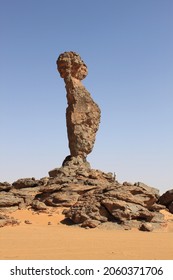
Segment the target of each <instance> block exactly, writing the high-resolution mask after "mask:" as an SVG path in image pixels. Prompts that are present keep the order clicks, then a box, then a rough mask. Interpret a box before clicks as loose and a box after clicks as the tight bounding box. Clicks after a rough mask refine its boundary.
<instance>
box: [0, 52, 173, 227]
mask: <svg viewBox="0 0 173 280" xmlns="http://www.w3.org/2000/svg"><path fill="white" fill-rule="evenodd" d="M57 66H58V71H59V72H60V75H61V77H62V78H64V81H65V84H66V90H67V101H68V107H67V111H66V120H67V132H68V139H69V148H70V156H67V157H66V159H65V160H64V162H63V164H62V166H61V167H60V168H55V169H53V170H51V171H49V177H45V178H42V179H40V180H36V179H35V178H24V179H19V180H17V181H16V182H14V183H13V184H9V183H7V182H4V183H0V227H1V226H5V225H16V224H19V223H20V222H19V221H17V220H15V219H13V218H11V217H9V214H10V213H12V212H13V211H15V210H17V209H28V208H32V209H33V211H38V212H40V211H48V212H49V211H53V210H52V209H53V208H55V207H64V208H65V209H64V215H65V217H66V219H70V220H71V221H72V222H73V223H75V224H79V225H80V226H82V227H85V228H94V227H97V226H99V227H104V226H105V227H107V226H111V227H113V228H115V229H116V228H117V229H125V230H128V229H131V228H132V227H135V228H138V229H139V230H143V231H152V230H154V229H156V230H157V228H163V227H165V225H166V222H165V220H164V216H163V214H162V213H160V210H161V209H164V208H166V207H168V208H169V210H170V211H172V213H173V190H171V191H169V192H167V193H166V194H164V195H163V196H161V197H159V191H158V190H157V189H155V188H152V187H149V186H146V185H145V184H143V183H140V182H138V183H135V184H132V183H128V182H124V183H123V184H120V183H119V182H118V181H116V178H115V175H113V174H112V173H105V172H102V171H100V170H95V169H91V167H90V165H89V163H88V162H87V160H86V157H87V155H88V154H89V153H90V152H91V151H92V149H93V145H94V141H95V137H96V132H97V130H98V127H99V122H100V109H99V107H98V105H97V104H96V103H95V102H94V101H93V100H92V98H91V96H90V94H89V92H88V91H87V90H86V89H85V87H84V86H83V85H82V83H81V80H82V79H84V78H85V77H86V75H87V67H86V65H85V64H84V62H83V61H82V60H81V58H80V56H79V55H77V54H76V53H74V52H65V53H63V54H61V55H60V56H59V58H58V60H57ZM161 204H164V205H165V206H163V205H161ZM7 214H8V215H7ZM25 223H26V224H30V222H29V221H28V220H26V221H25Z"/></svg>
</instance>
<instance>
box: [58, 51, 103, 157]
mask: <svg viewBox="0 0 173 280" xmlns="http://www.w3.org/2000/svg"><path fill="white" fill-rule="evenodd" d="M57 69H58V71H59V73H60V76H61V77H62V78H63V79H64V82H65V85H66V91H67V102H68V107H67V109H66V123H67V134H68V141H69V149H70V155H71V156H72V157H78V156H80V157H81V158H83V159H86V156H87V155H88V154H89V153H91V151H92V149H93V146H94V142H95V138H96V132H97V130H98V128H99V123H100V115H101V111H100V108H99V107H98V105H97V104H96V103H95V102H94V101H93V99H92V97H91V95H90V93H89V92H88V91H87V90H86V88H85V87H84V86H83V84H82V83H81V80H83V79H84V78H85V77H86V76H87V74H88V70H87V66H86V65H85V63H84V62H83V60H82V59H81V57H80V56H79V55H78V54H77V53H75V52H64V53H62V54H60V56H59V58H58V60H57Z"/></svg>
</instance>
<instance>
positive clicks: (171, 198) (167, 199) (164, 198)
mask: <svg viewBox="0 0 173 280" xmlns="http://www.w3.org/2000/svg"><path fill="white" fill-rule="evenodd" d="M159 203H160V204H162V205H165V206H166V207H167V208H168V209H169V211H170V212H171V213H172V214H173V189H172V190H168V191H167V192H165V193H164V194H162V195H161V196H160V197H159Z"/></svg>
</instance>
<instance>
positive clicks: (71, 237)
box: [0, 210, 173, 260]
mask: <svg viewBox="0 0 173 280" xmlns="http://www.w3.org/2000/svg"><path fill="white" fill-rule="evenodd" d="M163 212H164V215H165V218H166V219H167V221H168V226H167V227H165V228H163V229H162V230H158V231H154V232H141V231H138V230H136V229H132V230H128V231H123V230H116V229H115V228H113V227H112V228H111V227H109V228H104V227H103V228H95V229H83V228H80V227H79V226H77V225H75V226H74V225H67V224H63V223H61V221H62V220H63V219H64V216H63V215H62V214H61V210H58V213H57V210H56V211H55V212H54V213H53V214H51V215H50V214H47V213H41V214H38V213H37V214H36V213H34V212H32V211H31V210H18V211H16V212H13V213H12V214H11V216H13V217H15V218H18V219H19V220H21V221H22V222H21V224H20V225H19V226H6V227H3V228H0V259H1V260H10V259H11V260H21V259H22V260H28V259H32V260H51V259H52V260H55V259H57V260H72V259H73V260H86V259H89V260H91V259H93V260H96V259H97V260H109V259H114V260H116V259H119V260H134V259H136V260H142V259H146V260H148V259H152V260H162V259H163V260H166V259H171V260H172V259H173V215H172V214H170V213H168V212H167V211H163ZM25 220H29V221H31V224H26V223H25V222H24V221H25ZM48 223H49V224H48Z"/></svg>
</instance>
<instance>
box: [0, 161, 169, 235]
mask: <svg viewBox="0 0 173 280" xmlns="http://www.w3.org/2000/svg"><path fill="white" fill-rule="evenodd" d="M159 198H160V196H159V191H158V190H157V189H155V188H152V187H149V186H147V185H145V184H143V183H141V182H137V183H135V184H132V183H129V182H124V183H122V184H121V183H119V182H118V181H116V178H115V175H113V174H112V173H105V172H102V171H100V170H95V169H91V168H90V165H89V163H88V162H87V161H82V160H81V158H80V157H71V159H70V160H68V161H66V162H65V163H64V166H62V167H60V168H56V169H53V170H51V171H50V172H49V177H45V178H42V179H40V180H36V179H35V178H25V179H19V180H17V181H16V182H14V183H13V184H12V185H10V184H9V183H6V182H5V183H0V213H1V216H0V226H4V225H7V224H12V225H13V224H16V223H17V224H18V223H19V221H14V220H13V219H10V218H9V217H8V213H9V212H12V211H14V210H17V209H26V208H32V209H33V210H34V211H48V210H50V208H54V207H63V208H64V215H65V217H66V219H70V220H71V221H72V222H73V223H74V224H79V225H80V226H82V227H85V228H94V227H98V226H99V227H100V226H102V227H103V226H108V225H111V226H113V227H114V228H117V229H118V228H121V229H126V230H127V229H131V228H132V227H135V228H138V229H140V230H145V231H152V230H154V229H157V228H160V227H164V226H165V221H164V216H163V214H161V213H160V212H159V211H160V210H161V209H163V208H165V206H163V205H161V204H159Z"/></svg>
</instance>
